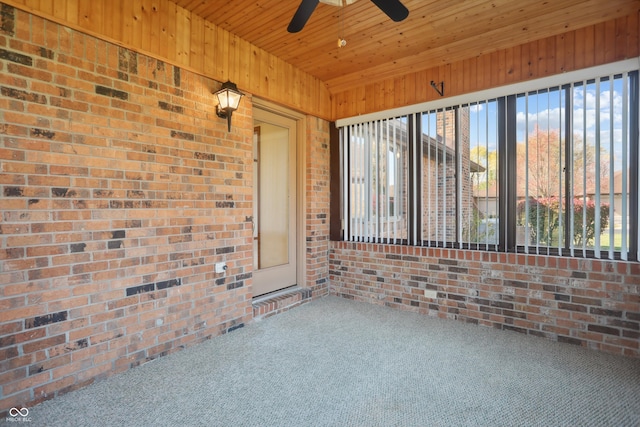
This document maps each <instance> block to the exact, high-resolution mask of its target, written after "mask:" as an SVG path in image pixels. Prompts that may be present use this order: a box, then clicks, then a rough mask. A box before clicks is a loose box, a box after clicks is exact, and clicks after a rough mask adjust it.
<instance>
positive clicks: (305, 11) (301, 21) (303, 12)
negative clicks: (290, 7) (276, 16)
mask: <svg viewBox="0 0 640 427" xmlns="http://www.w3.org/2000/svg"><path fill="white" fill-rule="evenodd" d="M318 3H319V0H302V2H301V3H300V6H298V10H296V13H295V15H293V18H291V22H290V23H289V26H288V27H287V31H289V32H290V33H297V32H298V31H300V30H302V28H304V25H305V24H306V23H307V21H308V20H309V18H310V17H311V14H312V13H313V11H314V10H315V8H316V6H317V5H318Z"/></svg>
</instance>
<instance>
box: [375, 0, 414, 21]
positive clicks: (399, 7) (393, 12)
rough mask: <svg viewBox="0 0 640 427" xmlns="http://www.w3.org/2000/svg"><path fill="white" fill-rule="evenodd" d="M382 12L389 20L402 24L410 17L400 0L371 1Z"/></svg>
mask: <svg viewBox="0 0 640 427" xmlns="http://www.w3.org/2000/svg"><path fill="white" fill-rule="evenodd" d="M371 1H372V2H373V3H374V4H375V5H376V6H378V7H379V8H380V10H381V11H383V12H384V13H386V14H387V16H388V17H389V18H391V19H392V20H394V21H396V22H400V21H402V20H403V19H405V18H406V17H407V16H409V9H407V8H406V7H405V6H404V5H403V4H402V3H400V0H371Z"/></svg>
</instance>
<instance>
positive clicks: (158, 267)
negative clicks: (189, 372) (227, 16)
mask: <svg viewBox="0 0 640 427" xmlns="http://www.w3.org/2000/svg"><path fill="white" fill-rule="evenodd" d="M0 7H1V10H0V18H1V19H0V191H1V194H0V197H1V198H0V201H1V207H2V209H1V211H2V217H1V218H0V414H2V413H3V411H4V412H6V411H7V410H8V409H9V408H11V407H13V406H18V405H33V404H35V403H37V402H39V401H41V400H44V399H49V398H51V397H53V396H55V395H56V394H58V393H62V392H66V391H70V390H74V389H77V388H79V387H82V386H85V385H87V384H90V383H91V382H93V381H95V380H97V379H100V378H103V377H105V376H107V375H110V374H113V373H116V372H121V371H124V370H126V369H129V368H131V367H134V366H137V365H139V364H141V363H144V362H146V361H148V360H151V359H154V358H156V357H159V356H162V355H165V354H168V353H171V352H173V351H176V350H179V349H181V348H183V347H185V346H189V345H192V344H194V343H197V342H201V341H202V340H206V339H209V338H211V337H214V336H216V335H219V334H223V333H226V332H229V331H233V330H234V329H237V328H239V327H242V326H243V325H244V324H246V323H247V322H248V321H251V319H252V308H251V298H252V295H251V277H252V272H251V269H252V246H251V245H252V238H251V215H252V188H251V187H252V173H253V170H252V167H253V166H252V133H253V123H252V102H251V96H250V95H248V96H247V97H245V98H244V99H243V100H242V102H241V108H240V110H239V111H238V112H236V113H235V114H234V115H233V124H232V131H231V132H230V133H228V132H227V128H226V127H227V124H226V121H225V120H223V119H220V118H218V117H217V116H216V115H215V105H214V99H213V98H214V97H213V95H212V94H211V92H212V91H214V90H216V89H218V88H219V86H220V83H219V82H215V81H212V80H210V79H207V78H205V77H202V76H199V75H196V74H193V73H191V72H189V71H186V70H184V69H180V68H177V67H175V66H173V65H170V64H168V63H166V62H163V61H160V60H157V59H153V58H150V57H147V56H144V55H141V54H137V53H136V52H134V51H131V50H128V49H125V48H122V47H119V46H116V45H113V44H110V43H108V42H105V41H102V40H99V39H96V38H94V37H90V36H86V35H84V34H82V33H79V32H77V31H73V30H70V29H68V28H65V27H62V26H60V25H57V24H54V23H51V22H48V21H45V20H43V19H41V18H38V17H36V16H32V15H30V14H28V13H25V12H22V11H19V10H17V9H14V8H13V7H10V6H7V5H3V4H1V3H0ZM308 123H309V129H308V132H309V137H310V140H311V141H310V142H309V146H310V148H309V149H308V151H309V159H308V161H309V162H314V161H325V162H327V164H328V158H327V159H325V158H324V156H326V155H327V152H328V148H327V146H326V140H327V138H328V126H327V124H326V122H322V121H319V120H315V119H310V120H308ZM326 169H327V168H326V167H325V168H322V167H321V166H316V167H315V169H313V170H310V171H309V176H308V177H307V179H308V180H309V181H310V182H312V184H310V187H309V192H308V199H309V203H310V204H308V206H311V207H310V209H309V215H311V216H310V217H309V222H308V230H307V237H308V240H309V242H310V243H309V245H310V249H309V253H310V257H309V261H308V266H307V269H308V272H309V274H310V277H311V279H310V286H311V287H312V289H313V290H314V291H316V292H314V296H315V295H318V294H322V293H326V292H327V288H328V284H327V278H326V276H327V273H328V267H327V265H328V240H327V237H326V235H328V229H326V230H325V228H326V227H325V225H324V222H325V221H326V219H325V218H323V217H322V215H323V212H325V214H326V212H327V211H328V199H327V200H325V198H327V196H328V190H325V189H324V187H325V186H326V183H327V182H328V176H326V175H327V173H326ZM315 188H318V189H319V190H318V191H315V190H314V189H315ZM327 188H328V186H327ZM310 227H318V230H312V229H311V228H310ZM222 261H224V262H226V263H227V264H228V267H229V268H228V270H227V272H226V273H225V274H215V273H214V269H213V264H214V263H216V262H222ZM301 285H302V286H306V285H307V284H306V283H305V284H301Z"/></svg>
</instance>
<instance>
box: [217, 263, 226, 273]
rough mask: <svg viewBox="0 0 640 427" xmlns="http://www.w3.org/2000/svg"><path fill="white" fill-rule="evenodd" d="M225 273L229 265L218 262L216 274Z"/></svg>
mask: <svg viewBox="0 0 640 427" xmlns="http://www.w3.org/2000/svg"><path fill="white" fill-rule="evenodd" d="M225 271H227V264H226V263H224V262H216V268H215V272H216V273H224V272H225Z"/></svg>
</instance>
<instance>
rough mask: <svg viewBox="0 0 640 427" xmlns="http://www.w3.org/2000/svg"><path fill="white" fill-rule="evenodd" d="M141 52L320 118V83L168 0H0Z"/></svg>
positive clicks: (325, 114) (323, 101) (324, 103)
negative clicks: (230, 83)
mask: <svg viewBox="0 0 640 427" xmlns="http://www.w3.org/2000/svg"><path fill="white" fill-rule="evenodd" d="M2 2H3V3H6V4H9V5H12V6H14V7H16V8H18V9H23V10H26V11H28V12H30V13H34V14H36V15H39V16H42V17H44V18H48V19H52V20H54V21H56V22H59V23H61V24H63V25H67V26H69V27H71V28H74V29H78V30H80V31H83V32H86V33H89V34H92V35H95V36H96V37H101V38H107V39H108V40H109V41H113V42H115V43H118V44H121V45H123V46H126V47H128V48H131V49H134V50H136V51H139V52H141V53H144V54H148V55H151V56H154V57H157V58H160V59H163V60H166V61H167V62H169V63H172V64H174V65H178V66H180V67H184V68H187V69H189V70H190V71H194V72H196V73H199V74H202V75H205V76H207V77H210V78H212V79H215V80H217V81H220V82H224V81H226V80H231V81H233V82H234V83H236V84H237V85H238V88H240V90H243V91H246V92H249V93H251V94H253V95H256V96H259V97H261V98H265V99H268V100H270V101H273V102H276V103H279V104H282V105H285V106H287V107H290V108H294V109H296V110H300V111H303V112H306V113H312V114H313V115H315V116H318V117H320V118H325V119H329V118H330V116H331V97H330V94H329V91H328V89H327V88H326V86H325V84H324V83H323V82H321V81H320V80H318V79H317V78H315V77H313V76H311V75H308V74H306V73H304V72H302V71H300V70H298V69H296V68H295V67H293V66H292V65H290V64H288V63H286V62H284V61H282V60H280V59H279V58H277V57H275V56H273V55H271V54H270V53H268V52H266V51H264V50H262V49H260V48H258V47H256V46H254V45H252V44H250V43H249V42H247V41H245V40H242V39H241V38H239V37H237V36H234V35H233V34H230V33H229V32H227V31H225V30H223V29H221V28H219V27H217V26H215V25H213V24H211V23H210V22H207V21H205V20H204V19H202V18H200V17H198V16H197V15H194V14H192V13H190V12H188V11H187V10H185V9H183V8H181V7H178V6H176V4H175V3H172V2H170V1H168V0H90V1H89V0H66V1H58V0H55V1H52V0H2Z"/></svg>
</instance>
